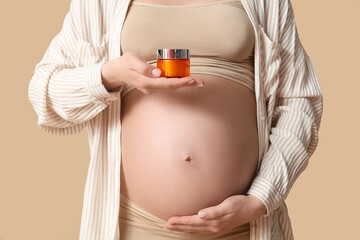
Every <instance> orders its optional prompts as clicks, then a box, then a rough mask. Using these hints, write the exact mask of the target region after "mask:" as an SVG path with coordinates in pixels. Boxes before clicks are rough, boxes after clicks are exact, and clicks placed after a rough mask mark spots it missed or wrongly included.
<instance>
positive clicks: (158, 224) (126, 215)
mask: <svg viewBox="0 0 360 240" xmlns="http://www.w3.org/2000/svg"><path fill="white" fill-rule="evenodd" d="M164 223H165V221H164V220H162V219H161V218H158V217H157V216H155V215H153V214H151V213H150V212H148V211H146V210H145V209H143V208H141V207H140V206H138V205H136V204H135V203H134V202H132V201H131V200H130V199H128V198H126V197H125V196H124V195H123V194H121V193H120V214H119V224H120V240H152V239H154V240H155V239H156V240H172V239H186V240H190V239H191V240H197V239H206V240H249V239H250V225H249V223H247V224H243V225H240V226H238V227H236V228H234V229H231V230H229V231H227V232H223V233H186V232H177V231H171V230H169V229H164V228H163V224H164Z"/></svg>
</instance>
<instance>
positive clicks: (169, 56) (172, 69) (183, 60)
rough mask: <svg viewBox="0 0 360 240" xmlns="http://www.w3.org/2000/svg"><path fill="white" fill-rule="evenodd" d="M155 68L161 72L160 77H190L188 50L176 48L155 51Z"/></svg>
mask: <svg viewBox="0 0 360 240" xmlns="http://www.w3.org/2000/svg"><path fill="white" fill-rule="evenodd" d="M156 58H157V68H159V69H160V70H161V75H160V77H177V78H181V77H188V76H190V50H189V49H178V48H162V49H157V57H156Z"/></svg>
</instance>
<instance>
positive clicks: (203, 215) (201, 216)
mask: <svg viewBox="0 0 360 240" xmlns="http://www.w3.org/2000/svg"><path fill="white" fill-rule="evenodd" d="M198 215H199V217H200V218H203V217H205V216H206V212H204V211H199V212H198Z"/></svg>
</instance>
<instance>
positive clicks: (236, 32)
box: [120, 0, 255, 97]
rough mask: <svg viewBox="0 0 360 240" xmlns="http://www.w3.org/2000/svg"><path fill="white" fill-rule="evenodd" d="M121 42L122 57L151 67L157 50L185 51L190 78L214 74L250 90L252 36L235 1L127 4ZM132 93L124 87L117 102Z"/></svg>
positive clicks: (252, 58)
mask: <svg viewBox="0 0 360 240" xmlns="http://www.w3.org/2000/svg"><path fill="white" fill-rule="evenodd" d="M120 39H121V40H120V41H121V44H120V45H121V54H123V53H124V52H127V51H133V52H136V53H138V54H140V55H141V56H143V57H144V58H145V60H146V61H147V63H149V64H151V65H153V66H155V67H156V61H157V59H156V49H157V48H188V49H190V75H191V74H193V73H200V74H211V75H217V76H220V77H223V78H226V79H229V80H232V81H235V82H237V83H240V84H243V85H244V86H246V87H248V88H249V89H251V90H252V91H254V45H255V34H254V29H253V27H252V24H251V22H250V19H249V18H248V16H247V14H246V11H245V9H244V7H243V5H242V4H241V1H240V0H221V1H216V2H210V3H201V4H197V5H160V4H153V3H144V2H137V1H135V2H134V1H131V2H130V5H129V9H128V13H127V15H126V19H125V22H124V25H123V29H122V31H121V36H120ZM134 88H135V87H133V86H132V85H130V84H125V86H124V87H123V89H122V91H121V97H123V96H124V95H125V94H126V93H128V92H130V91H131V90H133V89H134Z"/></svg>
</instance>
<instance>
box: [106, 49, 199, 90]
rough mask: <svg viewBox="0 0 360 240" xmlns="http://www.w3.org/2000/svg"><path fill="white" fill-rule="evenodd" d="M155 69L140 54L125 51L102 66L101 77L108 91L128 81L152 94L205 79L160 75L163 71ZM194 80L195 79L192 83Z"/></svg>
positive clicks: (195, 83) (197, 82) (194, 83)
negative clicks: (160, 89) (157, 90)
mask: <svg viewBox="0 0 360 240" xmlns="http://www.w3.org/2000/svg"><path fill="white" fill-rule="evenodd" d="M154 69H157V68H156V67H154V66H152V65H151V64H148V63H147V62H146V60H145V59H144V58H143V57H142V56H140V55H139V54H137V53H134V52H125V53H124V54H123V55H121V56H120V57H118V58H116V59H113V60H111V61H109V62H106V63H105V64H104V65H103V66H102V68H101V77H102V81H103V84H104V86H105V88H106V89H107V90H108V91H111V90H113V89H115V88H117V87H118V86H120V85H122V84H124V83H127V84H130V85H133V86H134V87H136V88H137V89H139V90H140V91H141V92H143V93H145V94H151V93H152V92H153V90H156V89H159V88H179V87H184V86H191V85H198V84H201V83H202V84H204V80H203V79H201V78H200V77H197V76H188V77H182V78H167V77H159V76H160V74H161V73H160V72H158V73H157V74H156V71H154V72H153V70H154ZM153 73H155V74H153ZM192 80H194V81H193V82H192V83H191V81H192ZM189 82H190V83H189Z"/></svg>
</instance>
